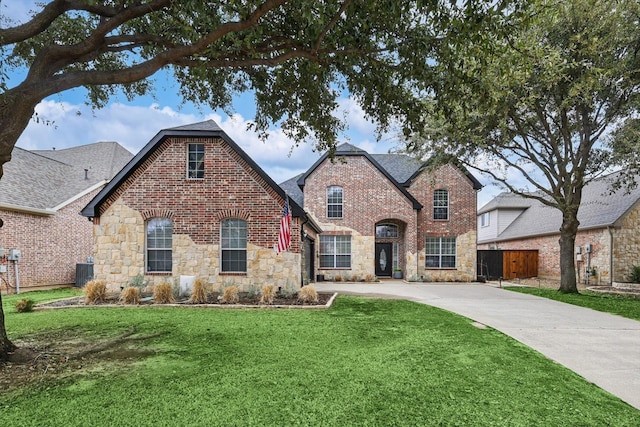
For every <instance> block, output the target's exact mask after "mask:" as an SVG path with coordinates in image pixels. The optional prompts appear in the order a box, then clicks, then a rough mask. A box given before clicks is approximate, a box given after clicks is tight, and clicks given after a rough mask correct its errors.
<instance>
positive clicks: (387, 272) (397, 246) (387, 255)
mask: <svg viewBox="0 0 640 427" xmlns="http://www.w3.org/2000/svg"><path fill="white" fill-rule="evenodd" d="M404 230H405V224H404V223H403V222H402V221H398V220H393V219H388V220H383V221H380V222H378V223H377V224H376V230H375V232H376V244H375V251H376V252H375V263H376V265H375V271H376V276H378V277H391V276H392V275H393V272H394V270H398V269H399V270H402V269H403V267H404V261H403V257H402V256H401V254H402V253H404Z"/></svg>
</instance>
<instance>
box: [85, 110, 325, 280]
mask: <svg viewBox="0 0 640 427" xmlns="http://www.w3.org/2000/svg"><path fill="white" fill-rule="evenodd" d="M287 199H288V198H287V195H286V193H285V192H284V191H283V190H282V189H281V188H280V187H279V186H278V185H277V184H276V183H275V182H274V181H273V180H272V179H271V178H270V177H269V176H267V175H266V174H265V173H264V172H263V171H262V169H260V167H259V166H258V165H257V164H256V163H255V162H254V161H253V160H252V159H251V158H250V157H249V156H247V154H246V153H244V152H243V151H242V149H240V147H239V146H238V145H237V144H236V143H235V142H234V141H233V140H232V139H231V138H230V137H229V136H228V135H227V134H226V133H225V132H224V131H223V130H222V129H220V127H219V126H218V125H217V124H216V123H215V122H214V121H212V120H209V121H206V122H201V123H195V124H191V125H186V126H180V127H175V128H171V129H165V130H162V131H160V132H159V133H158V134H157V135H156V136H155V137H154V138H153V139H152V140H151V141H149V143H148V144H147V145H146V146H145V147H144V148H142V150H140V152H139V153H138V154H137V155H136V156H135V158H134V159H133V161H132V162H130V163H129V164H128V165H127V166H126V167H125V168H124V169H122V170H121V171H120V172H119V173H118V174H117V175H116V176H115V177H114V179H113V180H112V181H111V182H110V183H109V184H108V185H107V186H106V187H104V189H103V190H102V191H100V193H98V194H97V195H96V197H95V198H93V200H91V201H90V202H89V203H88V204H87V205H86V206H85V207H84V209H83V210H82V215H84V216H86V217H88V218H89V219H91V220H92V221H93V227H94V241H95V247H94V275H95V277H96V278H97V279H104V280H106V281H107V283H108V286H110V287H111V288H116V289H117V287H119V286H123V285H125V284H126V283H127V282H129V281H131V280H132V279H133V278H135V277H136V276H138V275H142V276H144V278H145V279H146V280H149V281H150V282H151V283H157V282H159V281H169V282H171V281H173V280H176V279H177V278H179V277H180V276H196V277H199V278H202V279H204V280H205V281H207V282H208V283H218V284H224V283H229V284H231V283H233V284H236V285H238V286H240V287H242V288H244V289H245V290H246V289H247V288H248V287H250V286H252V285H256V286H261V285H263V284H265V283H272V284H275V285H277V286H279V287H288V288H291V287H299V285H300V283H301V282H302V283H305V282H308V281H309V278H310V277H313V269H314V265H313V256H312V255H311V254H312V253H313V241H314V239H315V236H316V235H317V233H318V232H319V231H320V230H319V228H318V227H317V226H316V225H315V224H314V222H313V220H312V219H311V218H309V217H308V215H307V214H306V213H305V212H304V211H303V210H302V208H301V207H300V206H299V205H298V204H297V203H296V202H295V201H294V200H289V207H290V212H291V216H292V218H291V236H292V237H291V247H290V248H289V250H288V251H285V252H280V253H279V254H278V253H276V251H275V250H274V245H275V244H276V242H277V239H278V235H279V231H280V221H281V218H282V215H283V207H284V205H285V203H286V200H287Z"/></svg>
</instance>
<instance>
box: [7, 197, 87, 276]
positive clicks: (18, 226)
mask: <svg viewBox="0 0 640 427" xmlns="http://www.w3.org/2000/svg"><path fill="white" fill-rule="evenodd" d="M97 191H98V190H96V191H95V192H93V193H91V194H88V195H85V196H83V197H82V198H80V199H78V200H76V201H74V202H73V203H71V204H69V205H67V206H65V207H64V208H62V209H60V210H59V211H58V212H57V213H56V214H55V215H52V216H39V215H33V214H29V213H23V212H12V211H0V218H2V219H3V221H4V227H2V228H0V248H5V249H7V250H9V249H20V251H21V252H22V257H21V259H20V261H18V273H19V279H20V287H21V288H27V287H29V286H35V285H57V284H68V283H74V282H75V271H76V263H84V262H86V260H87V257H89V256H91V255H92V253H93V225H92V224H91V222H90V221H88V220H87V218H85V217H83V216H81V215H80V214H79V212H80V210H81V209H82V208H84V207H85V206H86V205H87V203H89V201H90V200H91V199H92V198H93V196H95V194H96V193H97ZM6 265H7V267H8V268H7V270H8V272H7V273H0V275H2V276H3V277H4V278H5V279H6V278H9V279H10V281H11V284H12V285H15V274H14V266H13V263H12V262H9V263H8V264H6Z"/></svg>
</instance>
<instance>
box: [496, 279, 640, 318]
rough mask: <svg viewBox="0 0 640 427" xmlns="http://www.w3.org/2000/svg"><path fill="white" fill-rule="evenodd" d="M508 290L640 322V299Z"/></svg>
mask: <svg viewBox="0 0 640 427" xmlns="http://www.w3.org/2000/svg"><path fill="white" fill-rule="evenodd" d="M506 289H508V290H510V291H514V292H521V293H523V294H530V295H536V296H539V297H544V298H548V299H552V300H555V301H560V302H565V303H567V304H573V305H579V306H581V307H587V308H591V309H593V310H597V311H603V312H605V313H612V314H617V315H619V316H622V317H627V318H629V319H635V320H640V299H639V298H637V297H634V296H626V295H613V294H605V293H599V292H591V291H582V292H581V293H579V294H565V293H562V292H559V291H557V290H555V289H544V288H529V287H518V286H512V287H507V288H506Z"/></svg>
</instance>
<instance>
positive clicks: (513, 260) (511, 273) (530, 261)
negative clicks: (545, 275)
mask: <svg viewBox="0 0 640 427" xmlns="http://www.w3.org/2000/svg"><path fill="white" fill-rule="evenodd" d="M477 259H478V270H477V271H478V276H481V277H485V278H487V279H490V280H491V279H500V278H502V279H505V280H508V279H526V278H528V277H537V276H538V251H537V250H535V249H531V250H527V249H523V250H502V249H496V250H479V251H478V258H477Z"/></svg>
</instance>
